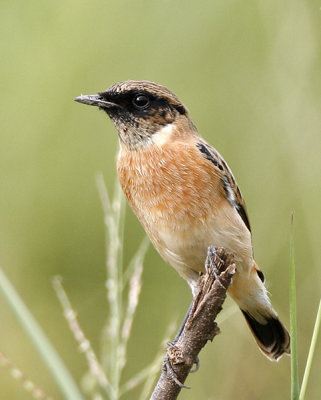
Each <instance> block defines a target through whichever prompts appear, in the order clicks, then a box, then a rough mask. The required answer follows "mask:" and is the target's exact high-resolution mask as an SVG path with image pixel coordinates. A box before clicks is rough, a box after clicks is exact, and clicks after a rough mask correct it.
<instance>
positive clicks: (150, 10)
mask: <svg viewBox="0 0 321 400" xmlns="http://www.w3.org/2000/svg"><path fill="white" fill-rule="evenodd" d="M320 16H321V14H320V3H319V2H317V1H315V0H311V1H309V2H301V1H298V0H291V1H284V2H279V1H277V0H272V1H268V2H267V1H263V0H259V1H251V0H250V1H246V2H244V1H238V0H233V1H231V0H226V1H224V2H223V1H203V2H198V4H196V3H195V2H192V1H181V0H180V1H178V0H158V1H155V0H144V1H135V2H134V1H124V0H109V1H101V0H90V1H89V0H87V1H85V0H69V1H58V0H52V1H50V2H39V1H34V0H30V1H28V2H25V1H21V0H16V1H14V2H12V1H8V0H2V1H1V4H0V21H1V24H0V33H1V34H0V46H1V64H0V70H1V96H0V103H1V135H0V141H1V142H0V153H1V156H0V170H1V174H0V193H1V196H0V239H1V240H0V263H1V266H2V268H3V269H4V270H5V271H6V273H7V275H8V277H9V278H10V279H11V281H12V282H13V284H14V285H15V287H16V288H17V290H18V291H19V293H20V294H21V296H22V297H23V299H24V300H25V302H26V304H27V305H28V307H29V308H30V309H31V310H32V312H33V314H34V316H35V317H36V318H37V320H38V321H39V323H40V324H41V326H42V327H43V329H44V330H45V332H46V333H47V334H48V336H49V338H50V339H51V340H52V342H53V343H54V345H55V347H56V348H57V350H58V351H59V352H60V354H61V356H62V357H63V359H64V361H65V362H66V364H67V365H68V367H69V368H70V370H71V372H72V374H73V375H74V376H75V377H76V378H77V380H80V379H81V377H82V376H83V373H84V372H85V370H86V363H85V361H84V357H83V356H82V355H81V354H80V353H79V352H78V349H77V345H76V344H75V342H74V340H73V338H72V335H71V333H70V331H69V329H68V327H67V324H66V323H65V321H64V319H63V317H62V312H61V309H60V306H59V304H58V301H57V298H56V296H55V294H54V292H53V289H52V285H51V280H52V277H53V276H54V275H57V274H59V275H61V276H63V278H64V283H65V287H66V289H67V291H68V293H69V295H70V298H71V300H72V302H73V304H74V306H75V308H76V310H77V311H78V316H79V320H80V322H81V324H82V327H83V329H84V331H85V333H86V334H87V336H88V337H89V338H90V339H91V342H92V344H93V346H94V348H95V349H97V351H98V348H99V344H100V331H101V328H102V326H103V324H104V322H105V319H106V312H107V307H106V302H105V296H106V294H105V289H104V281H105V234H104V225H103V213H102V209H101V205H100V200H99V195H98V191H97V188H96V185H95V174H96V173H97V172H98V171H102V172H103V174H104V176H105V180H106V182H107V186H108V188H109V189H110V190H112V188H113V186H114V181H115V172H116V171H115V156H116V152H117V146H118V144H117V135H116V133H115V130H114V128H113V126H112V124H111V123H110V121H108V119H107V118H106V116H105V115H104V114H103V113H100V112H98V110H96V109H91V108H88V107H83V106H82V105H79V104H76V103H75V102H73V101H72V99H73V98H74V97H76V96H78V95H80V94H81V93H96V92H97V91H101V90H103V89H105V88H107V87H108V86H110V85H111V84H113V83H114V82H117V81H121V80H127V79H148V80H152V81H156V82H159V83H162V84H164V85H165V86H167V87H169V88H170V89H171V90H172V91H173V92H174V93H176V94H177V95H178V96H179V97H180V98H181V100H182V101H183V102H184V103H185V104H186V105H187V107H188V108H189V110H190V111H191V115H192V117H193V120H194V122H195V124H196V125H197V127H198V128H199V131H200V132H201V134H202V135H203V136H204V137H205V138H206V139H207V140H208V141H209V142H210V143H212V144H213V145H215V147H216V148H217V149H218V150H219V151H220V152H221V153H222V154H223V155H224V157H225V159H226V160H227V162H228V163H229V165H230V167H231V168H232V170H233V172H234V174H235V176H236V178H237V180H238V183H239V185H240V187H241V189H242V192H243V195H244V197H245V199H246V201H247V206H248V210H249V215H250V220H251V224H252V231H253V242H254V247H255V256H256V260H257V262H258V264H259V265H260V266H261V268H262V269H263V271H264V272H265V275H266V278H267V281H268V286H269V289H270V291H271V293H272V300H273V303H274V306H275V308H276V309H277V310H278V312H279V314H280V316H281V317H282V319H283V320H284V322H285V323H286V324H287V325H289V317H288V310H289V306H288V286H289V276H288V275H289V274H288V265H289V236H290V215H291V212H292V211H294V213H295V246H296V248H295V251H296V266H297V285H298V293H297V296H298V326H299V334H298V343H299V361H300V374H301V377H302V373H303V366H304V363H305V358H306V355H307V351H308V346H309V343H310V337H311V333H312V328H313V323H314V318H315V314H316V311H317V305H318V301H319V297H320V293H321V270H320V259H321V246H320V235H321V229H320V222H321V207H320V196H321V187H320V172H321V156H320V148H321V139H320V133H321V123H320V120H321V119H320V109H321V108H320V107H321V96H320V93H321V79H320V77H321V75H320V68H321V53H320V37H321V36H320V34H321V29H320ZM143 237H144V232H143V230H142V228H141V227H140V225H139V224H138V222H137V221H136V219H135V217H134V216H133V214H132V212H131V211H128V212H127V217H126V247H125V261H127V260H129V259H130V257H131V256H132V255H133V253H134V251H135V249H136V247H137V245H138V244H139V242H140V240H141V239H142V238H143ZM143 279H144V286H143V292H142V296H141V303H140V306H139V309H138V314H137V318H136V320H135V324H134V328H133V332H132V339H131V342H130V348H129V365H128V367H127V369H126V376H131V375H132V374H133V373H134V372H135V371H138V370H139V369H140V368H142V367H143V366H144V365H146V364H147V363H148V362H150V361H151V360H152V358H153V357H154V355H155V353H156V351H157V350H158V349H159V346H160V341H161V339H162V337H163V335H164V332H165V331H166V329H167V326H168V325H169V324H170V322H172V321H173V320H176V321H179V320H181V319H182V318H183V316H184V314H185V311H186V309H187V306H188V304H189V302H190V300H191V295H190V291H189V289H188V287H187V285H186V284H185V282H184V281H183V280H182V279H181V278H179V276H178V275H177V274H176V272H175V271H173V270H172V269H171V268H169V267H168V266H166V265H164V262H163V261H162V260H161V259H160V257H159V256H158V254H157V253H156V252H155V250H154V249H153V248H152V247H150V249H149V251H148V255H147V258H146V262H145V270H144V276H143ZM231 305H232V302H231V301H230V300H228V301H227V302H226V303H225V308H229V307H230V306H231ZM223 313H224V311H223ZM0 315H1V329H0V351H3V352H4V353H5V354H6V356H7V357H8V358H10V359H11V360H12V361H13V362H14V363H15V364H16V365H17V366H19V367H20V368H21V369H22V370H23V371H24V373H25V374H26V375H28V376H29V377H30V378H31V379H33V380H34V381H35V382H36V383H38V384H39V385H40V386H41V387H43V388H44V389H45V390H46V392H47V393H49V394H51V395H52V396H53V397H54V398H55V399H61V398H62V396H61V394H60V391H59V389H58V388H57V386H56V384H55V383H54V381H53V379H52V378H51V376H50V375H49V373H48V372H47V370H46V368H45V367H44V366H43V363H42V361H41V359H40V358H39V357H38V355H37V353H36V352H35V349H34V348H33V346H32V345H31V344H30V342H29V340H28V339H27V337H26V335H25V334H24V332H23V331H22V329H21V327H20V325H19V324H18V322H17V320H16V318H15V317H14V315H13V314H12V312H11V310H10V309H9V307H8V305H7V303H6V302H5V300H4V298H3V297H2V296H1V295H0ZM221 330H222V334H221V335H219V336H218V337H217V338H216V339H215V342H214V343H213V344H211V345H208V346H207V347H206V349H205V350H204V351H203V352H202V353H201V358H200V359H201V369H200V371H199V372H198V373H196V374H193V375H191V376H190V378H189V380H188V382H187V383H188V384H189V385H190V386H192V390H190V391H187V390H185V391H184V392H183V393H182V395H181V398H182V399H186V400H191V399H207V400H214V399H215V400H231V399H235V398H238V399H248V400H254V399H263V398H264V399H285V398H289V393H290V379H289V377H290V359H289V358H285V359H282V360H281V361H280V362H279V363H278V364H276V363H270V362H269V361H268V360H267V359H266V358H265V357H263V356H262V355H261V353H260V352H259V351H258V350H257V348H256V345H255V343H254V341H253V339H252V337H251V334H250V333H249V331H248V328H247V326H246V324H245V322H244V321H243V318H242V316H241V314H240V313H236V314H234V315H233V316H232V317H230V318H228V319H227V320H226V321H225V322H224V323H223V324H222V325H221ZM320 369H321V351H320V341H319V344H318V351H317V352H316V355H315V360H314V364H313V369H312V375H311V379H310V383H309V386H308V390H307V398H308V399H318V398H320V397H319V396H320V390H321V386H320ZM0 388H1V389H0V392H1V393H0V397H1V399H17V400H18V399H19V400H20V399H27V398H29V397H28V394H26V392H24V390H23V389H22V387H21V385H20V384H19V383H17V382H16V381H14V380H13V379H12V378H11V377H10V376H9V373H8V371H7V370H5V369H4V368H2V369H0ZM125 398H126V399H133V398H135V392H133V393H131V394H129V395H128V396H127V397H125Z"/></svg>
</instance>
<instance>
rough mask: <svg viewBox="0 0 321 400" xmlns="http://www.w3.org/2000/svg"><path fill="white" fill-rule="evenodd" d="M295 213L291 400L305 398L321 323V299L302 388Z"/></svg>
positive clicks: (292, 277) (292, 231)
mask: <svg viewBox="0 0 321 400" xmlns="http://www.w3.org/2000/svg"><path fill="white" fill-rule="evenodd" d="M294 249H295V246H294V215H293V214H292V216H291V237H290V332H291V400H304V399H305V394H306V390H307V385H308V380H309V376H310V372H311V366H312V360H313V357H314V354H315V350H316V343H317V339H318V334H319V329H320V324H321V300H320V303H319V308H318V312H317V316H316V320H315V324H314V329H313V333H312V339H311V343H310V349H309V353H308V357H307V362H306V365H305V370H304V374H303V380H302V385H301V390H300V383H299V372H298V365H299V361H298V342H297V311H296V279H295V254H294Z"/></svg>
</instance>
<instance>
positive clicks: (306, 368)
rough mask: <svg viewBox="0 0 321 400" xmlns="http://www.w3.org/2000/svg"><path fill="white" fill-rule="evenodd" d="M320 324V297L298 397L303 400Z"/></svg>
mask: <svg viewBox="0 0 321 400" xmlns="http://www.w3.org/2000/svg"><path fill="white" fill-rule="evenodd" d="M320 325H321V299H320V303H319V308H318V312H317V318H316V320H315V324H314V329H313V334H312V339H311V344H310V349H309V354H308V359H307V363H306V366H305V371H304V375H303V380H302V386H301V392H300V398H299V399H300V400H304V398H305V392H306V389H307V385H308V380H309V376H310V371H311V365H312V360H313V356H314V353H315V347H316V344H317V339H318V334H319V330H320Z"/></svg>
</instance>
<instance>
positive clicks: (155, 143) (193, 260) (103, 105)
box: [75, 81, 290, 360]
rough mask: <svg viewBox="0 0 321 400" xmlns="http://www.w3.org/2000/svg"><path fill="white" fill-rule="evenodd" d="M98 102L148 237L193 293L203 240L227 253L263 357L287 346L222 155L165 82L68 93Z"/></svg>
mask: <svg viewBox="0 0 321 400" xmlns="http://www.w3.org/2000/svg"><path fill="white" fill-rule="evenodd" d="M75 100H76V101H78V102H80V103H84V104H89V105H93V106H97V107H99V108H100V109H102V110H104V111H105V112H106V113H107V114H108V116H109V117H110V118H111V120H112V121H113V123H114V125H115V127H116V130H117V132H118V135H119V141H120V152H119V155H118V160H117V171H118V178H119V181H120V184H121V186H122V188H123V191H124V193H125V195H126V197H127V200H128V202H129V204H130V206H131V208H132V209H133V211H134V213H135V214H136V216H137V218H138V219H139V220H140V222H141V223H142V225H143V227H144V229H145V231H146V232H147V235H148V236H149V238H150V240H151V242H152V243H153V245H154V246H155V248H156V249H157V251H158V252H159V254H160V255H161V256H162V257H163V259H164V260H165V261H167V262H168V263H169V264H170V265H171V266H173V267H174V268H175V269H176V270H177V271H178V273H179V274H180V275H181V276H182V277H183V278H185V279H186V280H187V282H188V284H189V285H190V287H191V289H192V292H193V295H194V296H195V294H196V292H197V281H198V276H199V272H200V271H202V272H204V263H205V258H206V254H207V248H208V246H210V245H214V246H217V247H224V248H225V250H226V251H227V252H230V253H233V255H234V257H235V261H236V267H237V269H236V274H235V276H234V279H233V283H232V285H231V286H230V288H229V290H228V293H229V294H230V296H231V297H232V298H233V299H234V300H235V301H236V303H237V304H238V306H239V307H240V309H241V311H242V313H243V315H244V317H245V319H246V321H247V323H248V325H249V327H250V328H251V331H252V333H253V335H254V337H255V340H256V342H257V344H258V345H259V347H260V349H261V350H262V352H263V353H264V354H265V355H266V356H267V357H268V358H269V359H270V360H278V359H279V358H280V357H281V356H282V355H283V354H284V353H288V354H289V353H290V336H289V334H288V332H287V330H286V328H285V327H284V326H283V324H282V323H281V321H280V320H279V318H278V315H277V313H276V312H275V311H274V309H273V308H272V305H271V302H270V300H269V297H268V294H267V290H266V288H265V286H264V275H263V273H262V271H261V270H260V269H259V267H258V266H257V264H256V263H255V261H254V259H253V250H252V240H251V228H250V223H249V219H248V215H247V211H246V206H245V203H244V200H243V197H242V194H241V192H240V189H239V188H238V186H237V183H236V181H235V179H234V176H233V174H232V172H231V170H230V169H229V167H228V165H227V164H226V162H225V161H224V159H223V157H222V156H221V155H220V154H219V153H218V152H217V151H216V150H215V149H214V148H213V147H212V146H211V145H209V144H208V143H207V142H206V141H205V140H204V139H203V138H202V137H201V136H200V135H199V133H198V131H197V129H196V127H195V125H194V124H193V122H192V120H191V118H190V116H189V112H188V110H187V109H186V107H185V106H184V105H183V104H182V103H181V101H180V100H179V99H178V98H177V97H176V96H175V95H174V94H173V93H172V92H171V91H170V90H168V89H167V88H165V87H163V86H161V85H158V84H156V83H153V82H148V81H126V82H120V83H116V84H115V85H113V86H111V87H110V88H109V89H107V90H106V91H105V92H101V93H99V94H96V95H85V96H83V95H82V96H80V97H77V98H76V99H75Z"/></svg>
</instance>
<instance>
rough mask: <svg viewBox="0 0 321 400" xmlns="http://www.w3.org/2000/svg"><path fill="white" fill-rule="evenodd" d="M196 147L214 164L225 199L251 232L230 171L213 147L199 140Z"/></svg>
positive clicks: (241, 200)
mask: <svg viewBox="0 0 321 400" xmlns="http://www.w3.org/2000/svg"><path fill="white" fill-rule="evenodd" d="M196 147H197V149H198V150H199V151H200V152H201V153H202V155H203V157H205V158H206V159H207V160H209V161H210V162H211V163H213V164H214V166H215V168H216V169H217V172H218V174H219V176H220V177H221V182H222V185H223V188H224V191H225V194H226V199H227V200H228V201H229V203H230V204H231V205H232V206H233V207H234V208H235V210H236V211H237V212H238V214H239V215H240V217H241V218H242V220H243V222H244V224H245V225H246V227H247V228H248V230H249V231H250V232H251V227H250V222H249V218H248V215H247V212H246V206H245V202H244V199H243V197H242V194H241V191H240V189H239V187H238V186H237V183H236V181H235V178H234V176H233V174H232V171H231V170H230V168H229V167H228V165H227V164H226V162H225V161H224V159H223V157H222V156H221V155H220V154H219V152H218V151H216V150H215V149H214V147H212V146H210V145H209V144H208V143H206V142H205V141H203V140H201V139H199V140H198V141H197V143H196Z"/></svg>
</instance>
